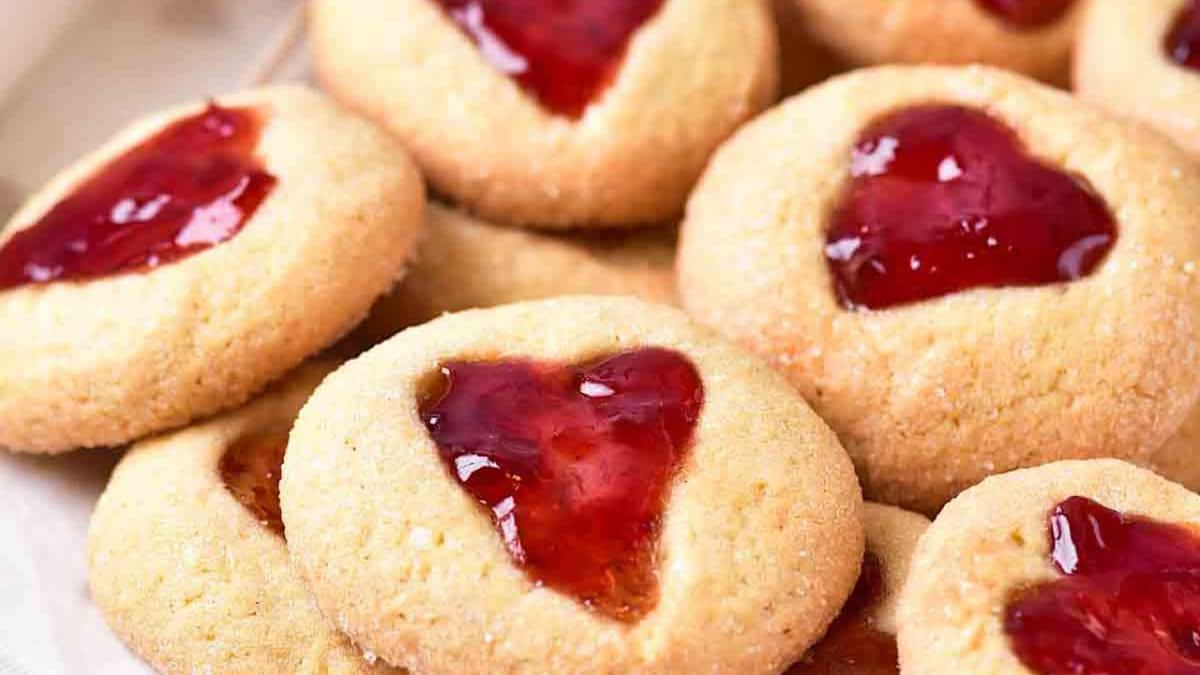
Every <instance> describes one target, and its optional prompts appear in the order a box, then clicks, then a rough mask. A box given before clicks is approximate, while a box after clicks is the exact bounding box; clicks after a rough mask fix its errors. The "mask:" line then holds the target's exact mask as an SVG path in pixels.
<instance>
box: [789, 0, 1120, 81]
mask: <svg viewBox="0 0 1200 675" xmlns="http://www.w3.org/2000/svg"><path fill="white" fill-rule="evenodd" d="M790 1H791V2H793V3H794V4H795V5H796V6H797V7H798V8H799V10H800V16H801V21H802V23H803V24H805V25H806V26H807V27H808V29H807V30H808V33H809V34H810V35H811V36H812V39H814V40H815V41H816V42H817V43H818V44H820V45H824V46H826V47H828V48H829V49H831V50H832V51H833V52H834V53H835V54H836V55H838V56H839V57H841V58H843V59H846V60H847V61H849V62H850V63H852V64H855V65H859V66H870V65H878V64H887V63H941V64H951V65H953V64H970V63H981V64H987V65H992V66H998V67H1001V68H1006V69H1008V70H1013V71H1016V72H1019V73H1023V74H1025V75H1029V76H1031V77H1035V78H1038V79H1041V80H1046V81H1051V82H1063V81H1065V80H1066V79H1067V73H1068V70H1069V66H1070V60H1071V48H1072V45H1073V43H1074V38H1075V31H1076V29H1077V25H1078V23H1079V15H1080V13H1081V12H1082V10H1083V5H1086V4H1087V3H1086V2H1085V1H1084V0H857V1H856V2H841V1H840V0H790ZM1116 1H1117V2H1120V1H1121V0H1116Z"/></svg>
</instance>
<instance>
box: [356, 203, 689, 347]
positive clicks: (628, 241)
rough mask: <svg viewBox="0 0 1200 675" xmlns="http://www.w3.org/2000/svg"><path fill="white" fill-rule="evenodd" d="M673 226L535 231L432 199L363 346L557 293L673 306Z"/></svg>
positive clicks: (364, 331) (363, 331)
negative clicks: (445, 317) (400, 276)
mask: <svg viewBox="0 0 1200 675" xmlns="http://www.w3.org/2000/svg"><path fill="white" fill-rule="evenodd" d="M675 239H676V230H675V228H665V227H656V228H647V229H641V230H634V231H629V232H626V231H624V230H622V231H616V232H614V231H609V232H595V233H590V232H573V233H566V234H560V233H542V232H533V231H529V230H521V229H514V228H506V227H500V226H497V225H493V224H491V223H487V222H484V221H482V220H479V219H478V218H475V217H472V216H471V215H469V214H466V213H464V212H462V211H459V210H456V209H452V208H449V207H445V206H441V205H438V204H432V205H431V206H430V209H429V226H428V228H427V230H426V234H425V236H424V238H423V239H422V241H421V243H420V244H419V245H418V247H417V253H416V257H415V258H414V259H413V261H412V264H411V265H410V266H409V269H408V273H407V274H405V276H404V281H403V282H402V283H401V284H400V285H399V286H397V287H396V288H395V289H394V290H393V291H392V292H391V293H389V294H388V295H385V296H384V297H383V298H381V299H380V300H379V302H377V303H376V304H375V307H374V308H373V309H372V310H371V314H370V315H369V316H368V317H367V320H366V321H364V322H363V325H362V326H361V327H360V329H359V330H358V331H356V336H355V337H356V338H357V337H361V338H363V340H365V341H366V342H367V343H368V344H374V343H376V342H381V341H382V340H385V339H387V338H389V337H391V336H392V335H394V334H396V333H397V332H399V331H400V330H402V329H404V328H407V327H409V326H415V325H417V324H419V323H424V322H426V321H429V320H430V319H434V318H437V317H438V316H441V315H442V314H446V313H448V312H458V311H462V310H464V309H476V308H482V307H495V306H496V305H504V304H508V303H511V302H519V301H522V300H541V299H544V298H550V297H554V296H558V295H578V294H590V295H633V296H637V297H640V298H642V299H644V300H649V301H651V302H659V303H663V304H674V303H675V301H676V300H675Z"/></svg>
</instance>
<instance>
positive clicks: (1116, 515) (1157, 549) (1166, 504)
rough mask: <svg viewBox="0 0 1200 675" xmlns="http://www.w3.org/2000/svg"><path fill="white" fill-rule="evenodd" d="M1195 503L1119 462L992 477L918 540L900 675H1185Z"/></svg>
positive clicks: (1198, 538)
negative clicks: (1172, 674) (1115, 674)
mask: <svg viewBox="0 0 1200 675" xmlns="http://www.w3.org/2000/svg"><path fill="white" fill-rule="evenodd" d="M1197 575H1200V497H1197V496H1196V494H1195V493H1192V492H1189V491H1188V490H1186V489H1184V488H1183V487H1181V486H1179V485H1176V484H1174V483H1171V482H1169V481H1167V480H1164V479H1162V478H1160V477H1158V476H1156V475H1155V474H1153V473H1151V472H1149V471H1146V470H1143V469H1139V468H1136V467H1134V466H1132V465H1129V464H1126V463H1123V462H1119V461H1115V460H1090V461H1070V462H1060V463H1055V464H1049V465H1046V466H1042V467H1039V468H1036V469H1027V470H1022V471H1015V472H1012V473H1010V474H1005V475H1002V476H996V477H993V478H989V479H987V480H986V481H984V482H983V483H981V484H980V485H979V486H977V487H974V488H971V489H970V490H968V491H966V492H964V493H963V494H962V495H960V496H959V497H958V498H956V499H955V500H954V501H952V502H951V503H950V504H949V505H947V506H946V508H945V509H944V510H943V511H942V513H941V514H940V515H939V516H938V518H937V520H936V521H935V522H934V524H933V526H932V527H930V529H929V531H928V532H927V533H926V534H925V535H924V537H922V539H921V542H920V544H919V545H918V547H917V551H916V554H915V557H914V559H913V563H912V571H911V572H910V574H909V578H908V582H907V584H906V585H905V587H904V591H903V593H902V595H901V599H900V606H899V622H900V634H899V642H900V661H901V664H902V666H903V669H904V670H905V672H909V671H911V672H916V673H928V674H929V675H939V674H941V673H947V674H949V673H964V672H967V673H996V674H997V675H1007V674H1010V673H1011V674H1012V675H1030V674H1032V675H1058V674H1060V673H1076V674H1078V673H1085V674H1086V673H1111V672H1121V673H1167V672H1180V673H1182V672H1188V669H1189V668H1194V667H1195V663H1196V645H1195V642H1194V640H1193V638H1192V636H1194V635H1195V632H1196V630H1197V628H1198V627H1200V616H1197V614H1196V607H1197V606H1200V605H1198V604H1197V603H1198V601H1200V582H1198V581H1197Z"/></svg>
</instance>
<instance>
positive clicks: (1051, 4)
mask: <svg viewBox="0 0 1200 675" xmlns="http://www.w3.org/2000/svg"><path fill="white" fill-rule="evenodd" d="M976 2H978V3H979V5H980V6H981V7H983V8H984V9H986V10H987V11H989V12H991V13H992V14H995V15H996V16H998V17H1000V18H1001V19H1004V20H1005V21H1007V22H1008V23H1010V24H1012V25H1013V26H1016V27H1017V28H1041V27H1042V26H1048V25H1050V24H1052V23H1054V22H1055V21H1058V20H1059V19H1061V18H1063V16H1064V15H1065V14H1066V13H1067V11H1068V10H1070V9H1071V5H1073V4H1075V0H976Z"/></svg>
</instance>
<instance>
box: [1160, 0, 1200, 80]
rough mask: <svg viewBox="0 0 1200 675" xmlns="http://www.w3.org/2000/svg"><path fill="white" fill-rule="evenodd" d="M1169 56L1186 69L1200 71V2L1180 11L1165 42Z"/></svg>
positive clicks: (1194, 2) (1197, 1) (1190, 4)
mask: <svg viewBox="0 0 1200 675" xmlns="http://www.w3.org/2000/svg"><path fill="white" fill-rule="evenodd" d="M1165 47H1166V50H1167V56H1169V57H1170V58H1171V60H1172V61H1174V62H1175V63H1178V64H1179V65H1181V66H1183V67H1185V68H1191V69H1193V70H1200V0H1191V1H1190V2H1188V3H1187V5H1185V6H1184V7H1183V9H1181V10H1180V11H1179V14H1178V15H1177V16H1176V17H1175V22H1174V23H1173V24H1171V30H1170V31H1169V32H1168V33H1167V36H1166V40H1165Z"/></svg>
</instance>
